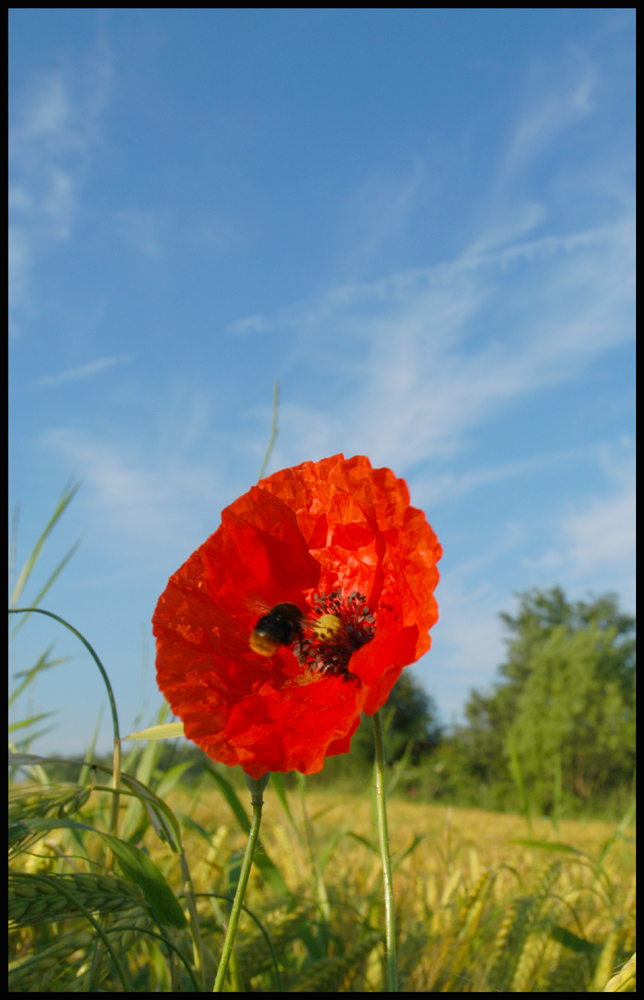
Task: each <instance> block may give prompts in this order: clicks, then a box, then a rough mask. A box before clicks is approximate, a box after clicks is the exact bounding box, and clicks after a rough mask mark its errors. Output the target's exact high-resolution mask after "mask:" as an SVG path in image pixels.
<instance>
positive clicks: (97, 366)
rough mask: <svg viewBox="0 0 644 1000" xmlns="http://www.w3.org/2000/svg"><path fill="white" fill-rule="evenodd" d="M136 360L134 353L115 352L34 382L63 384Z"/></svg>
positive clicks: (36, 386) (41, 385)
mask: <svg viewBox="0 0 644 1000" xmlns="http://www.w3.org/2000/svg"><path fill="white" fill-rule="evenodd" d="M133 360H134V355H133V354H113V355H111V356H110V357H107V358H97V359H96V360H95V361H88V362H87V364H84V365H78V366H77V367H76V368H66V369H65V370H64V371H61V372H56V374H55V375H43V376H42V377H41V378H39V379H36V381H35V382H33V383H32V385H33V387H34V388H41V387H44V386H54V385H61V384H62V383H64V382H79V381H81V380H82V379H86V378H90V377H91V376H92V375H98V374H99V373H100V372H104V371H107V369H108V368H113V367H114V366H115V365H124V364H129V362H131V361H133Z"/></svg>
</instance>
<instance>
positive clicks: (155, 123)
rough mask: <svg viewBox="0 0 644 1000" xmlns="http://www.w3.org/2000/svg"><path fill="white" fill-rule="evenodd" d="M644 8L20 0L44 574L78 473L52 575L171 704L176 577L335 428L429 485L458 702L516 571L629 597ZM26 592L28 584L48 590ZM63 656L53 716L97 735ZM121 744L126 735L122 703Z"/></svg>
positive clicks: (17, 486) (14, 353)
mask: <svg viewBox="0 0 644 1000" xmlns="http://www.w3.org/2000/svg"><path fill="white" fill-rule="evenodd" d="M634 20H635V18H634V9H633V8H561V9H558V8H513V9H510V10H502V9H499V8H432V9H425V10H412V9H405V10H403V11H398V10H393V9H385V10H381V9H371V10H353V9H337V8H334V9H327V8H325V9H299V10H295V11H292V10H284V9H227V10H219V9H210V8H192V9H188V10H178V9H170V10H163V9H152V10H150V9H141V8H132V9H128V8H103V9H97V8H83V9H78V10H76V9H71V8H59V9H56V8H14V9H12V10H11V12H10V88H11V101H10V135H11V154H10V155H11V159H10V181H11V184H10V261H11V268H10V276H11V277H10V288H11V300H10V365H11V376H10V379H11V381H10V416H11V464H10V499H11V502H12V509H13V504H14V502H15V501H17V500H20V501H21V508H20V522H19V529H18V552H17V564H18V565H20V563H21V561H22V560H24V559H25V558H26V556H27V554H28V552H29V551H30V549H31V547H32V545H33V544H34V542H35V540H36V538H37V537H38V535H39V533H40V530H41V528H42V527H43V526H44V524H45V522H46V521H47V519H48V517H49V516H50V514H51V512H52V510H53V508H54V506H55V504H56V501H57V498H58V496H59V494H60V492H61V490H62V488H63V486H64V484H65V482H66V481H67V480H68V478H69V476H70V475H71V474H73V473H75V474H77V475H80V476H82V477H83V479H84V482H83V486H82V488H81V490H80V492H79V493H78V495H77V496H76V498H75V499H74V501H73V503H72V505H71V506H70V508H69V510H68V511H67V513H66V514H65V517H64V519H63V521H62V522H61V523H60V525H59V527H58V528H57V529H56V532H55V533H54V535H53V536H52V538H51V539H50V542H49V543H48V548H47V550H46V551H45V554H44V555H43V559H42V566H41V567H40V569H39V571H38V580H34V583H33V586H32V590H31V596H33V594H34V593H35V592H36V591H37V589H38V583H42V581H43V580H44V579H45V578H46V576H47V573H48V571H49V570H50V569H51V568H52V567H53V566H54V565H56V562H57V561H58V560H59V559H60V558H61V557H62V555H63V554H64V553H65V552H66V551H67V548H68V547H69V545H71V544H72V543H73V542H74V541H75V540H76V538H78V537H82V544H81V546H80V548H79V550H78V551H77V553H76V554H75V555H74V557H73V559H72V561H71V562H70V563H69V565H68V566H67V567H66V569H65V570H64V572H63V573H62V575H61V576H60V577H59V579H58V580H57V582H56V584H55V586H54V588H53V589H52V591H51V592H50V594H49V595H48V597H47V599H46V601H45V606H46V607H47V608H49V609H50V610H52V611H54V612H56V613H57V614H60V615H62V616H63V617H66V618H68V619H69V620H70V621H71V622H72V623H73V624H74V625H75V626H76V627H77V628H78V629H79V630H80V631H82V632H83V633H84V634H85V635H86V637H87V638H88V640H89V641H90V642H91V643H92V644H93V645H94V647H95V648H96V650H97V652H98V653H99V655H100V656H101V658H102V660H103V662H104V663H105V666H106V668H107V670H108V672H109V673H110V676H111V678H112V681H113V684H114V687H115V691H116V697H117V702H118V705H119V709H120V715H121V723H122V728H123V731H124V732H128V731H131V730H132V728H135V727H137V726H140V725H143V724H146V723H148V722H149V721H150V720H151V718H152V715H153V713H154V711H155V710H156V708H157V707H158V705H159V703H160V696H159V694H158V692H157V690H156V685H155V680H154V668H153V667H154V651H153V644H152V637H151V629H150V618H151V615H152V612H153V610H154V606H155V604H156V600H157V598H158V596H159V594H160V593H161V592H162V590H163V589H164V587H165V584H166V582H167V578H168V577H169V575H170V574H171V573H173V572H174V571H175V570H176V569H177V568H178V567H179V565H181V563H183V562H184V561H185V559H186V558H187V557H188V556H189V555H190V553H191V552H192V551H193V550H194V549H195V548H196V547H197V546H198V545H199V544H201V542H203V541H204V540H205V538H206V537H207V536H208V535H209V534H211V533H212V532H213V531H214V530H215V529H216V528H217V526H218V524H219V518H220V512H221V509H222V507H224V506H226V505H227V504H228V503H230V502H231V501H232V500H233V499H234V498H235V497H236V496H238V495H240V494H241V493H244V492H246V490H247V489H248V488H249V487H250V486H251V485H252V484H253V483H254V482H255V481H256V479H257V475H258V472H259V468H260V465H261V461H262V457H263V454H264V451H265V449H266V445H267V442H268V437H269V433H270V420H271V409H272V395H273V384H274V381H275V379H279V381H280V411H279V434H278V438H277V441H276V445H275V449H274V451H273V453H272V457H271V461H270V465H269V470H268V471H275V470H276V469H279V468H282V467H284V466H288V465H294V464H297V463H298V462H301V461H304V460H307V459H319V458H322V457H324V456H327V455H332V454H335V453H337V452H344V454H345V455H347V456H349V455H353V454H365V455H368V456H369V457H370V459H371V461H372V463H373V464H374V465H376V466H380V465H386V466H389V467H390V468H392V469H393V470H394V472H395V473H396V474H397V475H399V476H403V477H404V478H405V479H406V480H407V482H408V485H409V488H410V492H411V497H412V503H413V504H414V505H415V506H417V507H421V508H422V509H423V510H424V511H425V512H426V514H427V518H428V520H429V522H430V523H431V524H432V526H433V527H434V529H435V531H436V532H437V534H438V536H439V539H440V541H441V542H442V545H443V548H444V557H443V560H442V563H441V583H440V585H439V588H438V591H437V598H438V602H439V607H440V621H439V624H438V625H437V626H436V628H435V629H434V632H433V635H434V645H433V648H432V650H431V651H430V653H429V654H427V655H426V656H425V657H424V658H423V659H422V660H421V661H420V662H419V664H418V665H417V666H416V668H415V673H416V676H417V677H418V678H419V679H420V680H421V681H422V682H423V684H424V686H425V687H426V689H427V691H428V692H429V693H431V694H432V695H433V696H434V698H435V700H436V702H437V705H438V708H439V711H440V714H441V717H442V720H443V721H444V722H446V723H449V722H451V721H452V720H454V719H458V718H459V716H460V713H461V711H462V708H463V705H464V702H465V700H466V698H467V696H468V693H469V691H470V689H471V688H472V687H475V688H477V689H485V688H486V687H487V686H488V685H489V684H490V683H491V682H492V681H493V680H494V677H495V671H496V667H497V666H498V664H499V663H500V662H502V659H503V655H504V644H503V631H502V627H501V623H500V621H499V618H498V614H499V612H500V611H503V610H506V611H510V612H511V611H513V610H515V609H516V606H517V605H516V597H515V596H514V594H515V593H516V592H518V591H524V590H526V589H528V588H530V587H533V586H536V587H541V588H544V587H550V586H552V585H554V584H560V585H561V586H562V587H563V588H564V589H565V591H566V593H567V594H568V596H569V597H571V598H574V599H580V598H584V597H586V596H587V595H588V594H589V593H595V594H599V593H604V592H606V591H608V590H612V591H615V592H616V593H617V594H618V595H619V598H620V600H621V602H622V605H623V607H624V608H625V609H627V610H629V611H632V610H633V609H634V558H633V547H634V513H635V500H634V399H635V391H634V122H635V111H634V94H635V89H634V87H635V85H634V31H635V25H634ZM28 597H29V591H28V592H27V593H26V594H25V599H27V598H28ZM52 640H55V648H54V655H56V656H65V655H69V656H71V657H72V659H71V660H70V662H69V663H66V664H64V665H61V666H60V667H58V668H56V669H54V670H51V671H49V672H48V673H47V674H46V675H44V676H43V677H42V678H41V680H40V681H39V684H38V687H37V691H36V693H35V695H33V696H32V697H31V699H30V701H29V702H27V701H26V700H25V701H23V702H22V704H20V705H19V706H18V709H17V711H16V713H15V714H16V717H18V718H19V717H21V715H24V714H26V712H27V711H36V710H40V711H44V710H51V711H55V712H56V715H55V716H54V722H55V724H56V729H55V730H54V731H53V732H50V733H49V734H47V735H46V736H43V737H42V739H41V740H40V741H38V743H37V744H36V745H35V749H36V750H37V751H39V752H48V751H52V750H53V751H55V752H65V753H80V752H82V750H83V748H84V747H85V746H86V744H87V742H88V740H89V738H90V735H91V733H92V731H93V729H94V726H95V723H96V720H97V718H98V716H99V712H100V710H101V705H102V703H103V702H104V697H103V694H102V689H101V685H100V682H99V680H98V679H97V677H96V671H95V669H94V668H93V666H92V665H91V663H90V661H89V660H88V658H87V657H86V656H85V655H84V654H83V652H82V650H81V649H80V648H79V647H78V645H74V644H73V642H72V641H69V640H68V639H67V638H66V636H65V635H64V634H61V630H56V629H55V628H54V627H52V625H51V624H50V623H49V622H46V621H45V620H44V619H40V620H39V621H37V622H36V621H34V622H31V623H30V624H29V625H28V627H27V628H24V629H23V630H22V631H21V633H20V635H19V637H18V639H17V641H16V643H15V646H14V652H13V660H12V668H13V670H19V669H24V668H25V667H27V666H29V665H30V663H31V662H32V661H33V659H34V657H35V655H36V654H37V653H38V652H39V651H40V650H42V648H43V647H44V646H45V645H47V644H48V643H49V642H50V641H52ZM101 733H102V736H101V746H102V747H106V746H107V745H108V738H109V727H108V725H107V720H106V719H105V720H104V722H103V726H102V729H101Z"/></svg>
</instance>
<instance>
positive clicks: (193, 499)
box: [40, 428, 223, 557]
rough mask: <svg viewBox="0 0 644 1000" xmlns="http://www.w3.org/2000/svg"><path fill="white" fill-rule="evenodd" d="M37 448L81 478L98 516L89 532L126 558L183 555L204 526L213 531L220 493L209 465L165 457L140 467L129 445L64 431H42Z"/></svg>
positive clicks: (216, 479) (136, 455) (219, 486)
mask: <svg viewBox="0 0 644 1000" xmlns="http://www.w3.org/2000/svg"><path fill="white" fill-rule="evenodd" d="M40 443H41V444H42V445H43V446H44V447H46V448H48V449H51V450H52V451H54V452H57V453H58V454H59V455H62V456H63V457H64V459H65V460H66V462H67V463H69V464H70V465H71V466H72V467H74V468H76V469H78V471H79V473H80V474H81V475H82V477H83V479H84V481H85V483H86V484H87V487H88V489H87V495H88V503H90V504H91V506H92V509H93V511H94V513H95V515H98V516H97V518H96V520H95V523H94V530H95V533H96V526H97V525H98V529H99V531H100V533H101V535H102V536H103V537H106V538H111V539H112V540H113V539H115V538H117V539H118V540H119V543H120V544H121V546H123V545H124V544H125V547H126V548H127V549H128V550H129V553H130V555H131V554H133V553H134V554H135V555H140V554H142V553H143V552H145V551H148V552H149V551H150V549H156V551H157V552H158V551H160V547H161V548H162V550H163V551H165V552H167V551H168V550H172V549H173V548H174V549H176V550H177V551H179V552H183V553H184V556H185V552H186V551H189V548H190V546H191V545H193V546H194V545H195V544H196V543H197V542H198V541H203V530H204V528H203V525H204V523H206V524H207V523H209V525H210V530H211V531H214V530H215V528H216V527H217V524H218V520H219V511H220V510H221V506H222V495H223V489H222V485H221V482H220V480H219V479H218V476H217V472H216V470H215V469H213V468H212V465H211V466H206V464H205V463H193V464H191V463H190V462H189V461H187V460H185V459H183V458H181V457H176V456H171V455H166V456H164V457H163V458H162V459H161V460H160V461H157V462H156V463H155V461H154V458H153V457H150V458H148V461H147V462H145V461H143V460H142V457H141V455H140V453H139V451H138V450H137V447H136V445H134V444H133V445H132V447H131V448H129V449H128V448H127V447H126V446H124V445H116V444H114V443H111V442H105V441H103V440H101V439H99V438H98V437H97V436H95V435H92V434H90V433H88V432H80V431H76V430H70V429H66V428H53V429H51V430H49V431H47V432H45V433H44V434H43V435H42V437H41V442H40ZM207 511H210V512H211V513H210V518H209V519H208V517H207V516H206V512H207ZM124 555H125V549H122V551H121V556H122V557H124Z"/></svg>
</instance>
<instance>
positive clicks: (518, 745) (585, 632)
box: [450, 587, 635, 811]
mask: <svg viewBox="0 0 644 1000" xmlns="http://www.w3.org/2000/svg"><path fill="white" fill-rule="evenodd" d="M501 617H502V619H503V621H504V622H505V625H506V628H507V630H508V632H509V633H510V635H509V638H508V640H507V645H508V657H507V660H506V662H505V663H503V664H502V665H501V667H500V668H499V672H500V674H501V676H502V678H504V680H503V681H501V682H500V683H498V684H496V685H495V687H494V689H493V690H492V692H491V693H490V694H488V695H482V694H480V693H478V692H475V691H473V692H472V694H471V696H470V700H469V702H468V704H467V706H466V717H467V720H468V725H467V726H466V727H462V728H461V729H459V730H458V732H457V733H456V734H455V738H454V739H453V740H452V741H450V742H451V744H452V752H453V759H452V770H454V769H455V768H456V770H458V771H459V772H460V775H461V776H462V778H463V779H464V785H465V787H466V788H467V789H468V790H469V792H470V794H471V795H474V796H476V789H477V787H478V789H479V797H480V803H479V804H482V805H483V804H485V805H495V806H497V807H498V806H501V805H502V804H503V803H506V802H507V800H508V799H509V797H510V794H511V789H512V785H513V780H512V767H511V762H512V760H514V762H515V764H517V765H518V769H519V771H518V773H519V774H520V776H521V780H522V782H523V785H524V788H525V790H526V792H527V793H528V795H529V798H530V800H531V802H532V803H533V805H534V806H535V807H536V808H537V809H539V810H540V811H548V810H550V809H551V808H552V807H553V803H554V800H555V798H556V795H557V789H558V788H560V789H562V792H563V797H564V799H567V802H568V804H569V805H573V806H574V804H575V802H577V803H580V802H587V803H588V802H591V803H592V804H593V806H594V807H596V809H597V810H599V808H600V806H601V803H602V802H606V801H607V800H608V799H611V798H614V797H615V794H616V791H617V790H619V789H627V788H628V787H629V785H630V782H631V779H632V775H633V770H634V766H635V619H634V618H632V617H631V616H630V615H627V614H624V613H623V612H622V611H620V609H619V606H618V602H617V598H616V597H615V595H613V594H606V595H603V596H601V597H599V598H597V599H592V600H589V601H578V602H576V603H570V602H568V601H567V600H566V597H565V595H564V593H563V591H562V590H561V588H560V587H553V588H552V589H551V590H547V591H539V590H536V589H533V590H530V591H527V592H525V593H523V594H520V595H519V611H518V614H517V615H516V616H512V615H509V614H502V615H501ZM513 797H515V796H514V795H513Z"/></svg>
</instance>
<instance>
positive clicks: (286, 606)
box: [248, 601, 304, 656]
mask: <svg viewBox="0 0 644 1000" xmlns="http://www.w3.org/2000/svg"><path fill="white" fill-rule="evenodd" d="M303 617H304V615H303V613H302V612H301V611H300V609H299V608H298V606H297V605H296V604H290V603H289V602H288V601H284V602H283V603H282V604H276V605H275V607H274V608H271V610H270V611H269V612H268V614H266V615H262V617H261V618H260V619H259V621H258V622H257V624H256V625H255V628H254V629H253V631H252V632H251V634H250V639H249V640H248V642H249V645H250V648H251V649H252V650H253V652H254V653H259V655H260V656H272V655H273V653H275V652H276V651H277V650H278V649H279V647H280V646H290V645H291V643H293V642H295V640H296V639H298V640H299V641H300V642H302V619H303Z"/></svg>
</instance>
